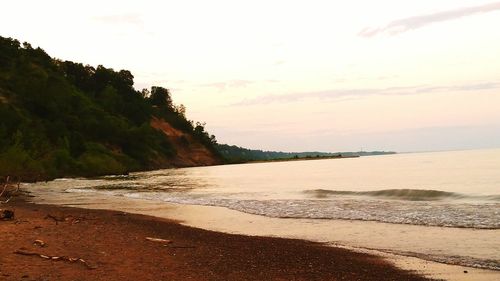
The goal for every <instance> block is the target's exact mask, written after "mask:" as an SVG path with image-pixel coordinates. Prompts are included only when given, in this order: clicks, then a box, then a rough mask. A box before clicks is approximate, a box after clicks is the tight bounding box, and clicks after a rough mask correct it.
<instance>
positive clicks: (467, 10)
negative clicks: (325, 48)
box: [358, 2, 500, 38]
mask: <svg viewBox="0 0 500 281" xmlns="http://www.w3.org/2000/svg"><path fill="white" fill-rule="evenodd" d="M497 10H500V2H494V3H489V4H485V5H480V6H474V7H463V8H458V9H453V10H448V11H442V12H437V13H432V14H427V15H420V16H413V17H408V18H403V19H399V20H395V21H392V22H390V23H389V24H387V25H386V26H384V27H377V28H371V27H367V28H365V29H363V30H361V31H360V32H359V33H358V35H359V36H361V37H366V38H370V37H373V36H376V35H379V34H382V33H387V34H389V35H397V34H400V33H403V32H406V31H409V30H413V29H417V28H421V27H423V26H426V25H429V24H433V23H436V22H442V21H448V20H454V19H458V18H462V17H466V16H471V15H475V14H480V13H488V12H493V11H497Z"/></svg>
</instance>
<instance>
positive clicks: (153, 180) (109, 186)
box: [33, 149, 500, 270]
mask: <svg viewBox="0 0 500 281" xmlns="http://www.w3.org/2000/svg"><path fill="white" fill-rule="evenodd" d="M33 187H34V188H35V187H43V188H44V189H49V190H58V191H65V192H66V193H71V194H95V193H98V194H100V195H107V196H111V197H120V198H129V199H135V198H137V199H146V200H151V201H154V202H170V203H177V204H190V205H205V206H218V207H225V208H229V209H232V210H236V211H239V212H244V213H248V214H255V215H260V216H264V217H271V218H288V219H296V220H303V219H308V220H312V221H313V220H318V221H325V220H332V221H333V220H339V219H340V220H345V221H373V222H381V223H390V224H400V225H414V226H425V227H427V226H433V227H439V228H443V229H446V228H449V229H452V228H453V229H458V228H460V229H471V230H476V231H492V230H494V231H495V232H496V233H498V231H497V230H498V229H500V149H497V150H475V151H454V152H438V153H415V154H398V155H386V156H372V157H361V158H351V159H329V160H311V161H291V162H273V163H255V164H243V165H226V166H214V167H200V168H186V169H171V170H159V171H153V172H144V173H135V174H132V175H130V176H115V177H104V178H99V179H93V180H89V179H61V180H56V181H53V182H49V183H46V184H38V185H36V186H33ZM35 189H36V188H35ZM485 233H486V232H485ZM488 233H489V235H491V232H488ZM467 235H468V236H467V237H473V236H471V235H474V232H470V233H469V234H467ZM495 245H496V246H498V247H499V248H497V249H496V250H495V249H493V252H492V250H491V246H487V247H486V246H485V248H490V249H489V251H490V252H489V253H488V257H487V258H482V257H481V254H480V253H479V254H477V256H476V257H475V258H474V259H471V260H470V261H469V262H457V263H462V264H465V265H469V266H476V267H484V268H490V269H497V270H498V269H500V261H499V260H500V257H499V255H500V254H499V253H500V244H497V243H496V242H493V246H495ZM472 247H474V245H472ZM471 249H472V248H471ZM487 250H488V249H487ZM440 251H441V252H442V250H440ZM468 251H469V250H466V249H465V250H464V251H463V253H462V254H463V255H464V256H463V259H467V254H468ZM495 252H496V254H495ZM445 255H446V253H443V256H445ZM435 256H436V255H435ZM460 257H462V256H460ZM434 260H439V257H437V258H434ZM440 261H445V262H446V260H440Z"/></svg>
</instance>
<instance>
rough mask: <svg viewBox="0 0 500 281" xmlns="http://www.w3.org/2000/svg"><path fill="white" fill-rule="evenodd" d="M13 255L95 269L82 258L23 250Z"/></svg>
mask: <svg viewBox="0 0 500 281" xmlns="http://www.w3.org/2000/svg"><path fill="white" fill-rule="evenodd" d="M14 254H18V255H23V256H35V257H39V258H42V259H45V260H52V261H66V262H69V263H76V262H78V263H81V264H83V265H84V266H85V267H86V268H87V269H96V268H97V267H95V266H92V265H90V264H89V263H87V261H85V260H84V259H82V258H72V257H65V256H48V255H44V254H40V253H35V252H29V251H24V250H16V251H15V252H14Z"/></svg>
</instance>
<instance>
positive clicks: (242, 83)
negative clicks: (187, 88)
mask: <svg viewBox="0 0 500 281" xmlns="http://www.w3.org/2000/svg"><path fill="white" fill-rule="evenodd" d="M254 83H256V81H250V80H230V81H226V82H215V83H208V84H202V85H200V86H202V87H212V88H217V89H218V90H219V91H225V90H227V89H230V88H247V87H248V86H250V85H251V84H254Z"/></svg>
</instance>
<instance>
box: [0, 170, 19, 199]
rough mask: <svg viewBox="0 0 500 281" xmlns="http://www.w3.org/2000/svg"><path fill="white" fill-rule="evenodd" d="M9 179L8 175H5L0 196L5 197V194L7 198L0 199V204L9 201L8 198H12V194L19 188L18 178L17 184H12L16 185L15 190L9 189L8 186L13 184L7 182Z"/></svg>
mask: <svg viewBox="0 0 500 281" xmlns="http://www.w3.org/2000/svg"><path fill="white" fill-rule="evenodd" d="M9 181H10V176H7V177H6V178H5V182H4V184H3V187H2V191H1V192H0V198H2V197H7V196H8V198H6V199H4V200H0V204H7V203H9V201H10V199H12V196H13V195H14V194H16V193H17V192H18V191H19V188H20V186H21V179H18V181H17V184H14V185H16V188H15V190H9V187H10V186H12V185H13V184H11V183H9Z"/></svg>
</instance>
